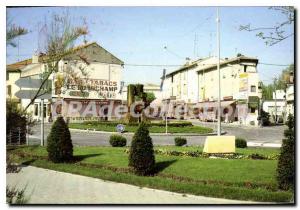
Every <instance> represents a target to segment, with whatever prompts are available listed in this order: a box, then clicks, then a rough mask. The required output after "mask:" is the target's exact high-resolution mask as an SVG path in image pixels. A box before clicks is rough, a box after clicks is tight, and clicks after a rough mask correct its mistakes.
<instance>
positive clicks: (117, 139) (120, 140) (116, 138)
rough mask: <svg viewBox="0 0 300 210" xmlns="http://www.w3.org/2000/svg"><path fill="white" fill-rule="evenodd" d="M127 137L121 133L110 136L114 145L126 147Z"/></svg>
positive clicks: (110, 141) (111, 143)
mask: <svg viewBox="0 0 300 210" xmlns="http://www.w3.org/2000/svg"><path fill="white" fill-rule="evenodd" d="M126 142H127V140H126V138H125V137H123V136H121V135H112V136H110V138H109V143H110V145H111V146H113V147H124V146H126Z"/></svg>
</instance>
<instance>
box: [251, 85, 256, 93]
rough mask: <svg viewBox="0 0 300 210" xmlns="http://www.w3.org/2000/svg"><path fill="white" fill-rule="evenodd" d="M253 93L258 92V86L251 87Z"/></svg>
mask: <svg viewBox="0 0 300 210" xmlns="http://www.w3.org/2000/svg"><path fill="white" fill-rule="evenodd" d="M251 92H252V93H255V92H256V86H255V85H251Z"/></svg>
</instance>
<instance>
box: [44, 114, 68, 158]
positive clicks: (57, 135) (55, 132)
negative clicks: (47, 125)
mask: <svg viewBox="0 0 300 210" xmlns="http://www.w3.org/2000/svg"><path fill="white" fill-rule="evenodd" d="M47 151H48V158H49V160H51V161H52V162H54V163H60V162H69V161H71V160H72V159H73V144H72V139H71V134H70V130H69V128H68V125H67V124H66V122H65V121H64V119H63V117H58V118H57V119H56V121H55V122H54V123H53V125H52V127H51V131H50V134H49V135H48V137H47Z"/></svg>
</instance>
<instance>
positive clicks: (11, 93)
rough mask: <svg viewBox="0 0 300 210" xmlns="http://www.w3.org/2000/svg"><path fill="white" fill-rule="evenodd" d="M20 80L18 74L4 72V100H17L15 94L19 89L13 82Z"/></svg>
mask: <svg viewBox="0 0 300 210" xmlns="http://www.w3.org/2000/svg"><path fill="white" fill-rule="evenodd" d="M19 78H20V72H6V98H7V99H9V100H16V101H18V100H19V99H18V98H17V97H16V96H15V94H16V92H18V91H19V90H20V88H19V87H18V86H17V85H16V84H15V82H16V81H17V80H18V79H19Z"/></svg>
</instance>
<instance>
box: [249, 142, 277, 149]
mask: <svg viewBox="0 0 300 210" xmlns="http://www.w3.org/2000/svg"><path fill="white" fill-rule="evenodd" d="M247 146H248V147H267V148H280V147H281V144H275V143H263V142H247Z"/></svg>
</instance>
